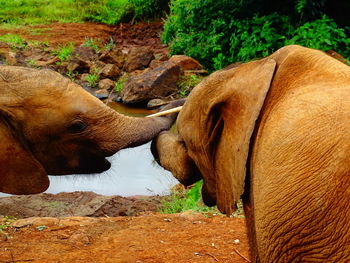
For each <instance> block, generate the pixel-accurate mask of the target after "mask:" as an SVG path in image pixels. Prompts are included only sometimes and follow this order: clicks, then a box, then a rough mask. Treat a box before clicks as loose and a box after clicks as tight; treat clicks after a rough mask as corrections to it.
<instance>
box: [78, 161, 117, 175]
mask: <svg viewBox="0 0 350 263" xmlns="http://www.w3.org/2000/svg"><path fill="white" fill-rule="evenodd" d="M109 168H111V163H110V162H109V161H108V160H107V159H106V158H104V157H95V158H87V159H84V160H83V161H82V163H81V164H80V169H79V168H78V170H79V171H77V172H76V173H78V174H93V173H102V172H104V171H107V170H108V169H109Z"/></svg>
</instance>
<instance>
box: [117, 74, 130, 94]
mask: <svg viewBox="0 0 350 263" xmlns="http://www.w3.org/2000/svg"><path fill="white" fill-rule="evenodd" d="M127 79H128V77H127V76H126V75H123V76H121V77H120V78H119V79H118V81H117V82H116V83H115V88H114V90H115V91H116V92H117V93H120V92H121V90H122V88H123V86H124V83H125V82H126V81H127Z"/></svg>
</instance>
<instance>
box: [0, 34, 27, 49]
mask: <svg viewBox="0 0 350 263" xmlns="http://www.w3.org/2000/svg"><path fill="white" fill-rule="evenodd" d="M0 41H2V42H5V43H8V44H10V45H11V47H12V48H24V47H26V45H27V43H26V42H25V41H24V40H23V39H22V37H21V36H19V35H15V34H5V35H2V36H0Z"/></svg>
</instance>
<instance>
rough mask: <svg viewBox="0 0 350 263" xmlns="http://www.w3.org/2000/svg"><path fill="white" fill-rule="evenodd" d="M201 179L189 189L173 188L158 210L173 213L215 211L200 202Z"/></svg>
mask: <svg viewBox="0 0 350 263" xmlns="http://www.w3.org/2000/svg"><path fill="white" fill-rule="evenodd" d="M202 185H203V181H199V182H197V183H196V184H195V185H194V186H193V187H192V188H191V189H190V190H174V191H172V193H171V195H170V196H169V198H168V199H167V200H165V201H163V202H162V205H161V207H160V209H159V212H161V213H163V214H173V213H179V212H185V211H187V210H194V211H198V212H210V211H217V210H215V208H210V207H207V206H205V205H204V204H202V203H201V201H200V199H201V189H202Z"/></svg>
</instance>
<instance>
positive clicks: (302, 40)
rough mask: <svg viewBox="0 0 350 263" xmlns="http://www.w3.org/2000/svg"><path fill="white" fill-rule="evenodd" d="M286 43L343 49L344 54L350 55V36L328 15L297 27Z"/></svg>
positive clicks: (322, 48)
mask: <svg viewBox="0 0 350 263" xmlns="http://www.w3.org/2000/svg"><path fill="white" fill-rule="evenodd" d="M284 43H285V44H286V45H289V44H298V45H302V46H306V47H311V48H316V49H321V50H330V49H332V50H338V51H340V50H341V51H342V53H343V54H344V55H346V56H350V38H349V37H347V35H346V33H345V29H343V28H339V27H338V26H337V24H336V23H335V22H334V21H333V20H332V19H329V18H327V17H326V16H323V17H322V18H321V19H317V20H315V21H312V22H307V23H305V24H303V25H302V26H300V27H298V28H296V30H295V31H294V34H293V37H292V38H291V39H289V40H286V41H285V42H284Z"/></svg>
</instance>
